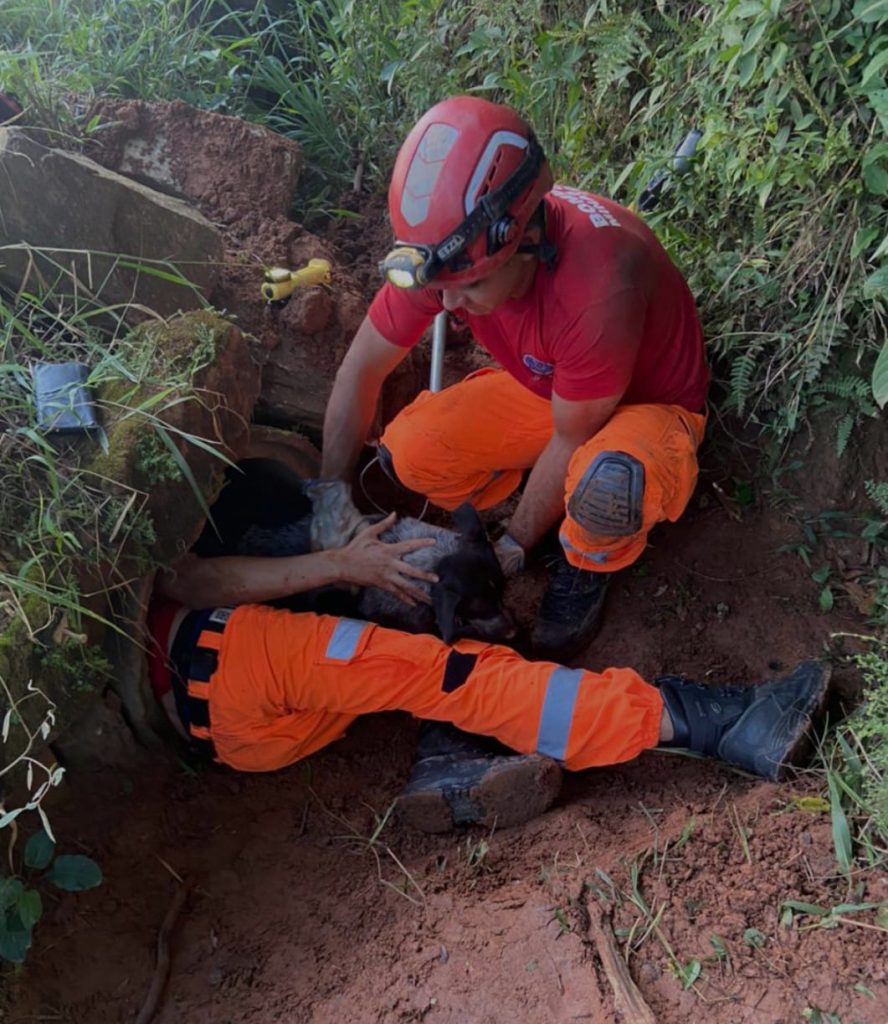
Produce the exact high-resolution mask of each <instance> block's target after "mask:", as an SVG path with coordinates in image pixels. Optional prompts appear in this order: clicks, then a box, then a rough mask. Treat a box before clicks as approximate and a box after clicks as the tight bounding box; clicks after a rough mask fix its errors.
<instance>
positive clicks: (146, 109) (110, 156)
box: [91, 99, 302, 224]
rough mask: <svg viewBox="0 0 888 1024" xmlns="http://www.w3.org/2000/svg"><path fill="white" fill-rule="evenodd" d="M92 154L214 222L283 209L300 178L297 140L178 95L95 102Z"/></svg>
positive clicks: (268, 214) (266, 214)
mask: <svg viewBox="0 0 888 1024" xmlns="http://www.w3.org/2000/svg"><path fill="white" fill-rule="evenodd" d="M91 113H92V115H93V116H95V115H99V116H100V117H101V118H102V121H103V123H102V124H101V127H100V128H99V129H98V131H97V132H96V133H95V135H96V138H98V139H99V140H100V143H99V146H98V147H97V148H96V150H95V151H94V152H93V153H92V155H93V157H94V158H95V160H96V161H97V162H99V163H101V164H102V165H103V166H105V167H109V168H111V169H112V170H115V171H117V172H119V173H120V174H125V175H127V176H129V177H131V178H135V180H136V181H140V182H143V183H144V184H147V185H150V186H151V187H152V188H155V189H158V190H159V191H162V192H167V193H171V194H173V195H178V196H183V197H184V198H186V199H189V200H191V201H192V202H193V203H195V204H196V205H197V206H198V207H199V209H200V210H201V211H202V212H203V213H205V214H206V215H207V216H208V217H211V218H212V219H213V220H217V221H221V222H222V223H224V224H232V223H234V222H235V221H237V220H239V219H241V218H242V217H245V216H250V217H251V218H253V219H255V218H265V217H277V216H282V215H284V214H286V213H287V211H288V210H289V208H290V203H291V201H292V198H293V192H294V191H295V188H296V183H297V181H298V179H299V170H300V167H301V165H302V154H301V150H300V147H299V145H298V143H296V142H293V141H292V140H291V139H286V138H284V137H283V136H281V135H277V134H276V133H275V132H271V131H269V130H268V129H267V128H263V127H262V126H261V125H255V124H250V123H249V122H247V121H242V120H241V119H240V118H237V117H228V116H226V115H223V114H211V113H208V112H207V111H205V110H198V109H197V108H196V107H192V106H189V104H187V103H183V102H181V101H180V100H177V101H175V102H173V103H147V102H145V101H143V100H107V99H104V100H100V101H99V102H98V103H97V104H96V106H95V107H94V108H93V110H92V111H91Z"/></svg>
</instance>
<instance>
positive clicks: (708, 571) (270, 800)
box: [0, 200, 888, 1024]
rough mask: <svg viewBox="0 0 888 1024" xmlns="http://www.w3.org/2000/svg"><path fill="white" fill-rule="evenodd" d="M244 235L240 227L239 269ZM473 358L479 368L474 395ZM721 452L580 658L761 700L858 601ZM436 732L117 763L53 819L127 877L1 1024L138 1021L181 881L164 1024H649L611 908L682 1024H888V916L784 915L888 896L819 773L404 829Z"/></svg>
mask: <svg viewBox="0 0 888 1024" xmlns="http://www.w3.org/2000/svg"><path fill="white" fill-rule="evenodd" d="M364 209H365V212H368V208H367V207H364ZM241 223H243V222H241ZM368 223H369V225H370V226H369V227H368ZM233 230H234V231H235V232H236V231H237V225H234V227H233ZM287 231H292V235H291V236H290V237H284V235H282V234H281V232H287ZM371 235H373V236H374V241H373V243H372V245H368V239H369V238H370V236H371ZM384 235H386V231H385V230H384V227H383V222H382V205H381V203H380V202H379V201H378V200H377V201H374V203H373V204H371V206H370V208H369V216H368V217H367V219H366V220H365V221H364V222H363V223H362V224H359V225H356V226H355V225H353V224H352V222H343V224H341V225H340V227H338V228H337V229H336V230H334V231H331V232H330V234H329V237H328V238H327V239H326V240H325V241H324V242H323V245H324V246H329V247H330V248H331V250H332V251H333V252H334V253H335V254H336V256H337V260H338V263H339V265H340V266H342V265H347V266H350V267H352V268H353V269H354V279H355V285H356V290H357V291H360V292H363V293H364V294H366V293H367V291H368V290H369V289H370V288H371V287H372V286H373V285H372V274H371V268H372V265H373V263H374V262H375V260H376V259H377V258H378V257H379V254H380V253H379V252H378V251H371V249H376V248H377V246H379V245H381V244H384V243H383V242H381V239H382V238H383V236H384ZM257 240H258V241H257ZM237 242H238V239H237V237H236V234H235V233H233V234H231V235H230V236H229V238H228V244H229V251H230V252H231V253H232V254H234V253H235V250H236V249H237ZM266 243H267V244H266ZM316 244H317V240H316V239H314V238H313V236H307V235H304V234H303V233H302V229H300V228H298V227H297V226H296V225H292V226H290V227H287V226H286V224H285V222H284V221H283V220H282V219H280V218H277V219H274V220H269V221H265V222H261V223H260V222H257V223H256V224H255V225H254V226H253V231H252V234H251V241H250V260H249V262H250V263H252V260H253V254H254V253H255V251H256V249H257V245H258V248H260V249H261V250H262V252H261V253H260V255H261V258H262V259H263V260H267V261H269V262H270V261H272V260H275V261H282V259H281V256H280V255H279V253H280V251H281V250H285V251H286V255H287V258H288V259H290V260H291V261H293V262H297V261H298V260H300V259H302V258H303V257H305V258H307V257H308V255H309V254H314V250H315V247H316ZM303 245H304V246H305V247H306V251H305V252H303V251H302V249H301V246H303ZM309 250H311V253H309ZM248 270H249V271H250V272H249V273H248ZM223 288H224V289H225V292H226V296H227V300H228V302H229V308H231V309H233V310H234V311H235V312H238V313H239V315H240V316H241V322H242V324H244V325H246V326H247V327H248V328H249V329H252V330H255V331H256V333H257V334H262V333H263V325H262V323H261V322H260V319H257V318H258V317H260V316H261V315H264V314H261V311H260V310H259V307H258V306H256V305H255V304H254V305H252V306H250V307H249V308H248V309H247V308H239V307H238V305H237V298H238V294H239V290H240V289H243V290H244V291H243V295H244V296H246V295H247V291H249V295H250V296H251V302H253V303H255V295H256V279H255V272H254V271H253V268H252V267H248V265H247V264H246V263H241V264H240V265H238V264H236V263H235V264H233V266H232V267H231V268H229V272H228V273H226V275H225V278H224V282H223ZM339 319H340V322H341V321H342V320H345V319H348V317H347V316H344V315H342V314H341V313H340V314H339ZM475 358H476V357H475V356H474V355H472V354H471V353H469V352H468V351H467V350H465V349H461V350H456V351H455V352H454V354H453V356H452V359H451V363H452V365H451V366H450V368H449V372H450V374H451V375H455V374H458V373H459V372H461V371H462V370H463V369H464V368H465V367H466V366H467V365H473V364H474V361H475ZM704 461H705V464H706V467H708V468H704V472H703V474H702V477H701V483H700V487H699V490H698V493H697V496H696V497H695V499H694V501H693V502H692V505H691V508H690V509H689V510H688V513H687V514H686V516H685V518H684V519H683V521H682V522H680V523H679V524H677V525H675V526H667V527H664V528H660V529H659V530H658V531H657V532H656V533H655V534H654V536H653V543H652V545H651V547H650V549H649V551H648V552H647V553H646V555H645V557H644V559H643V560H642V562H641V563H640V564H639V565H637V566H636V567H635V568H634V570H632V571H627V572H625V573H623V574H622V575H621V576H620V578H619V579H618V581H616V582H615V585H614V587H613V588H612V593H611V595H610V604H609V611H608V616H607V621H606V623H605V625H604V627H603V629H602V631H601V634H600V635H599V637H598V638H597V640H596V641H595V642H594V644H593V645H592V646H591V648H590V649H589V650H588V651H587V652H586V654H585V656H584V657H582V658H581V659H579V660H578V662H577V663H578V664H582V665H586V666H589V667H592V668H602V667H605V666H608V665H632V666H634V667H636V668H637V669H638V670H639V671H641V672H642V673H644V674H646V675H647V676H649V677H652V676H654V675H656V674H660V673H667V672H683V673H686V674H687V675H688V676H690V677H692V678H696V679H700V680H706V681H712V682H715V681H723V682H731V681H744V682H745V681H753V680H761V679H764V678H766V677H769V676H772V675H774V674H779V673H780V672H781V671H782V670H784V669H788V668H790V667H791V666H792V665H793V664H794V663H795V662H796V661H797V660H799V659H801V658H805V657H811V656H817V655H819V654H821V653H822V652H823V649H824V645H825V644H826V643H827V641H828V638H829V637H830V634H831V633H835V632H841V631H846V630H847V631H851V632H859V631H860V628H861V622H860V618H859V616H858V615H857V613H856V612H855V610H854V609H853V607H851V605H850V603H846V599H844V598H843V599H840V600H838V601H837V603H836V606H835V608H834V610H833V611H832V612H831V613H830V615H828V616H824V615H821V614H820V613H819V612H818V610H817V593H816V590H817V588H815V587H814V585H813V584H812V582H811V579H810V573H809V570H807V569H805V567H804V566H803V565H802V563H801V562H800V561H799V560H798V558H797V557H796V556H794V555H793V554H791V553H778V549H779V548H780V546H781V545H784V544H787V543H792V542H796V541H797V540H798V533H797V530H796V528H795V527H794V526H793V525H792V523H791V522H790V521H789V520H788V519H787V517H786V516H785V515H782V514H780V513H776V512H772V511H768V510H767V508H766V507H765V505H766V503H765V502H761V503H760V504H761V507H758V506H757V505H755V506H752V507H749V508H747V509H745V510H738V509H737V508H736V507H734V506H733V505H731V503H730V502H725V501H723V500H722V497H721V494H720V492H718V491H717V490H716V489H714V487H713V484H714V483H719V482H720V483H722V484H725V483H726V477H727V474H726V473H724V471H722V470H720V469H718V468H717V465H718V460H716V459H715V457H714V456H713V454H712V452H711V450H710V454H709V455H707V456H706V457H705V459H704ZM544 580H545V572H544V569H543V568H542V566H540V565H536V566H534V567H532V568H531V571H530V573H529V574H528V575H527V576H526V577H525V578H524V579H523V580H522V581H521V582H520V583H514V584H512V586H511V587H510V593H509V599H510V602H511V604H512V605H513V607H514V608H515V609H516V610H517V614H518V617H519V619H520V620H521V622H522V624H523V625H525V626H527V625H529V623H530V621H531V619H532V616H533V610H534V607H535V606H536V603H537V602H538V599H539V595H540V593H541V591H542V588H543V586H544ZM838 682H839V684H840V689H841V687H842V686H843V685H845V686H850V685H852V683H853V680H849V679H842V678H840V679H839V680H838ZM416 732H417V725H416V723H415V722H413V721H412V720H410V719H409V717H408V716H406V715H400V714H388V715H381V716H375V717H372V718H368V719H365V720H363V721H362V722H359V723H357V724H356V725H355V727H354V728H353V729H352V730H351V732H350V735H349V736H348V737H347V738H346V739H344V740H343V741H341V742H339V743H337V744H335V745H334V746H333V747H331V748H328V749H327V750H325V751H323V752H321V753H320V754H318V755H316V756H314V757H312V758H311V759H310V760H309V761H307V762H305V763H303V764H300V765H296V766H294V767H292V768H290V769H288V770H285V771H281V772H278V773H275V774H270V775H256V776H246V775H235V774H234V773H231V772H228V771H226V770H222V769H211V770H207V771H205V772H202V773H198V774H195V773H193V772H192V771H186V770H185V769H184V768H183V766H181V765H179V764H177V763H175V762H171V761H169V760H166V759H163V758H161V759H156V760H155V759H151V758H149V757H148V755H147V754H146V755H144V756H143V757H142V759H141V760H140V761H139V762H138V763H135V764H133V765H132V766H131V767H129V768H127V769H121V770H120V771H117V772H109V771H107V770H105V771H103V772H98V771H97V772H95V773H84V772H82V771H81V772H80V773H71V775H70V776H69V780H68V783H67V787H68V799H67V800H66V801H65V802H64V804H63V805H62V806H61V807H59V808H58V809H56V810H55V811H54V812H53V822H54V826H55V828H56V831H57V833H58V834H59V836H60V837H63V839H64V847H65V848H66V849H68V850H70V851H77V850H79V851H82V852H85V853H88V854H89V855H90V856H92V857H94V858H95V859H96V860H97V861H98V862H99V863H100V864H101V865H102V868H103V870H104V872H105V882H104V884H103V885H102V886H101V887H100V888H98V889H95V890H93V891H90V892H86V893H81V894H71V895H68V894H57V893H52V894H50V893H46V894H45V896H44V905H45V909H46V912H45V916H44V919H43V920H42V921H41V922H40V924H39V926H38V928H37V929H36V932H35V945H34V948H33V950H32V952H31V954H30V956H29V959H28V962H27V965H26V966H25V968H24V969H23V970H22V972H21V973H20V974H19V975H18V976H17V977H16V978H15V979H12V984H11V985H10V987H9V988H8V991H7V994H8V996H9V1003H8V1006H7V1008H6V1009H5V1011H4V1010H3V1009H0V1021H3V1022H4V1024H13V1022H15V1024H25V1022H26V1021H28V1022H30V1021H37V1020H40V1021H63V1022H67V1024H105V1022H107V1024H112V1022H114V1024H117V1022H120V1024H124V1022H131V1021H133V1020H134V1019H135V1018H136V1015H137V1013H138V1011H139V1008H140V1006H141V1005H142V1003H143V1000H144V998H145V995H146V993H147V991H148V989H149V985H150V983H151V980H152V976H153V972H154V969H155V943H156V939H157V934H158V930H159V929H160V927H161V923H162V921H163V919H164V916H165V914H166V913H167V908H168V907H169V905H170V903H171V901H172V900H173V898H174V896H175V894H176V890H177V888H178V886H179V885H180V884H181V883H180V881H178V879H185V880H186V881H187V883H188V884H189V885H190V886H191V891H190V894H189V896H188V898H187V901H186V903H185V905H184V907H183V909H182V911H181V914H180V915H179V917H178V920H177V922H176V924H175V926H174V928H173V929H172V934H171V954H172V959H171V968H170V976H169V982H168V984H167V986H166V989H165V992H164V996H163V1000H162V1003H161V1008H160V1010H159V1012H158V1014H157V1016H156V1018H155V1019H156V1021H157V1022H158V1024H182V1022H189V1024H191V1022H201V1024H203V1022H207V1024H272V1022H280V1021H283V1022H288V1024H373V1022H380V1024H387V1022H418V1021H427V1022H429V1024H550V1022H551V1024H556V1022H568V1021H590V1022H595V1024H604V1022H612V1021H630V1020H631V1019H632V1018H630V1017H629V1016H627V1015H626V1013H625V1012H624V1011H623V1010H622V1009H621V1008H620V1007H619V1006H618V1005H617V1004H615V1001H614V996H613V993H612V991H611V988H610V985H609V982H608V979H607V976H606V973H605V971H604V969H603V967H602V961H601V958H600V956H599V948H598V945H597V943H596V941H595V939H594V938H593V931H592V930H590V927H589V922H590V919H594V920H598V919H599V918H600V917H601V915H602V914H603V915H604V918H603V919H604V921H605V923H606V926H607V927H608V928H612V929H613V933H614V934H615V936H616V941H617V943H618V945H619V947H620V949H621V952H622V955H623V956H624V957H625V958H626V959H627V961H628V966H629V971H630V973H631V975H632V977H633V978H634V980H635V982H636V984H637V985H638V987H639V989H640V991H641V994H642V996H643V998H644V1000H646V1002H647V1003H648V1004H649V1006H650V1007H651V1011H652V1016H651V1018H650V1019H653V1020H656V1021H657V1022H659V1024H686V1022H688V1021H706V1022H707V1024H741V1022H756V1024H778V1022H781V1024H797V1022H801V1021H803V1020H804V1019H805V1018H804V1017H803V1016H802V1015H803V1014H804V1013H805V1012H806V1011H812V1013H813V1012H814V1011H818V1010H819V1011H821V1012H822V1013H823V1014H824V1015H825V1014H826V1013H831V1014H835V1015H836V1017H835V1018H826V1017H825V1016H824V1018H823V1019H824V1020H827V1019H828V1020H829V1021H830V1022H831V1024H834V1022H835V1021H840V1022H841V1024H852V1022H855V1021H856V1022H860V1024H886V1021H888V973H886V970H888V942H886V939H888V932H886V929H885V925H886V922H885V921H884V920H883V919H882V920H880V919H879V918H878V916H877V915H876V914H875V913H874V912H872V911H869V912H860V913H857V912H852V911H849V912H847V913H844V914H839V915H834V916H833V917H831V918H829V919H824V918H823V917H822V916H821V917H817V916H811V915H810V914H805V913H799V914H792V919H791V920H789V919H788V918H787V916H786V915H785V914H782V913H781V907H782V905H783V904H784V903H785V901H788V900H793V901H799V902H801V903H808V904H815V905H817V906H820V907H824V908H833V907H836V906H839V905H842V904H849V903H852V904H860V903H867V902H872V903H876V902H882V901H886V900H888V891H886V890H888V886H886V877H885V875H884V874H879V873H876V872H871V871H866V870H863V869H861V870H858V871H856V872H855V873H854V875H853V876H852V877H851V878H850V879H848V878H845V877H843V876H842V875H841V874H840V872H839V871H838V869H837V866H836V861H835V857H834V855H833V852H832V845H831V830H830V821H829V815H828V814H824V813H820V812H811V811H807V810H803V809H800V807H799V804H798V802H797V798H799V797H801V796H810V795H814V794H817V793H819V792H820V791H821V789H822V779H821V778H819V777H815V776H813V775H809V776H802V777H800V778H798V779H796V780H795V781H793V782H790V783H788V784H785V785H782V786H778V785H774V784H768V783H763V782H760V781H755V780H752V779H749V778H746V777H744V776H741V775H739V774H738V773H736V772H734V771H731V770H729V769H727V768H724V767H720V766H718V765H717V764H715V763H712V762H707V761H701V760H692V759H689V758H687V757H682V756H679V755H676V754H674V753H672V754H669V753H663V752H660V753H657V752H654V753H648V754H645V755H644V756H642V757H641V758H640V759H639V760H637V761H636V762H634V763H632V764H628V765H624V766H620V767H614V768H607V769H600V770H595V771H588V772H585V773H582V774H579V775H575V776H572V777H569V778H568V779H567V780H566V783H565V786H564V790H563V794H562V796H561V798H560V799H559V801H558V803H557V805H556V806H555V807H554V808H553V809H552V810H551V811H550V812H549V813H547V814H545V815H543V816H542V817H541V818H539V819H537V820H535V821H533V822H531V823H529V824H528V825H526V826H525V827H522V828H516V829H512V830H505V831H494V832H492V833H479V832H476V831H469V832H461V833H458V834H453V835H446V836H440V837H436V836H426V835H422V834H418V833H416V832H413V831H411V830H410V829H409V828H408V827H407V826H405V825H402V824H400V823H398V822H397V820H396V817H395V816H394V815H391V816H389V812H390V810H391V808H392V805H393V803H394V801H395V800H396V798H397V795H398V793H399V791H400V789H401V787H402V786H403V784H404V781H405V779H406V777H407V775H408V772H409V769H410V763H411V757H412V750H413V745H414V741H415V737H416ZM802 806H804V805H802ZM381 819H385V824H384V825H380V820H381ZM827 925H829V927H827ZM698 968H699V973H697V971H698ZM694 974H697V976H696V978H694V977H693V975H694ZM682 978H683V979H684V984H683V980H682ZM0 1005H2V1000H0ZM809 1018H810V1019H812V1020H815V1021H816V1020H817V1019H818V1018H817V1017H815V1016H811V1015H810V1014H809Z"/></svg>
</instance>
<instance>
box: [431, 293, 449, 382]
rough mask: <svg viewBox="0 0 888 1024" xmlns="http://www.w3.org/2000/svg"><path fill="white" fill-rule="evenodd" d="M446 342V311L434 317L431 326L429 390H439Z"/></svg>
mask: <svg viewBox="0 0 888 1024" xmlns="http://www.w3.org/2000/svg"><path fill="white" fill-rule="evenodd" d="M446 344H447V311H446V310H443V309H442V310H441V312H440V313H439V314H438V315H437V316H436V317H435V323H434V324H433V326H432V366H431V369H430V370H429V391H440V390H441V384H442V381H443V379H444V347H445V345H446Z"/></svg>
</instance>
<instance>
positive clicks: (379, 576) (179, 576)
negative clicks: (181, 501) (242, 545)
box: [155, 514, 438, 608]
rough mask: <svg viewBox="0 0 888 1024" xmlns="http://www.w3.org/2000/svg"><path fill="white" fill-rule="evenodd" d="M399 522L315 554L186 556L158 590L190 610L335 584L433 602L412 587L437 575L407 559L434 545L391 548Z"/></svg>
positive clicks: (160, 582)
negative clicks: (387, 535)
mask: <svg viewBox="0 0 888 1024" xmlns="http://www.w3.org/2000/svg"><path fill="white" fill-rule="evenodd" d="M394 521H395V516H394V514H393V515H390V516H389V517H388V518H387V519H384V520H383V521H382V522H381V523H376V524H375V525H373V526H368V527H367V528H366V529H365V530H362V531H361V532H360V533H359V534H358V535H357V536H356V537H355V538H354V540H352V541H351V543H350V544H348V545H347V546H346V547H344V548H336V549H334V550H332V551H318V552H315V553H313V554H310V555H290V556H287V557H283V558H258V557H253V556H250V555H223V556H220V557H218V558H198V556H197V555H191V554H189V555H185V557H184V558H182V559H180V560H179V561H178V562H177V563H176V564H175V565H174V566H173V568H172V569H171V570H169V571H168V572H163V573H161V574H160V575H159V576H158V579H157V583H156V584H155V591H156V592H157V593H159V594H160V595H161V596H163V597H167V598H169V599H170V600H172V601H176V602H177V603H178V604H181V605H184V606H185V607H186V608H215V607H218V606H220V605H234V604H259V603H261V602H262V601H272V600H274V599H276V598H279V597H289V596H290V595H291V594H300V593H303V592H305V591H306V590H314V589H315V588H316V587H324V586H327V585H329V584H331V583H354V584H357V585H358V586H376V587H382V588H383V589H385V590H388V591H390V592H391V593H393V594H395V595H396V596H397V597H400V598H401V600H402V601H406V602H407V603H408V604H414V603H415V602H416V601H423V602H426V603H428V601H429V598H428V596H427V594H426V592H425V591H424V590H422V589H420V588H419V587H416V586H415V585H414V584H412V583H411V579H418V580H426V581H427V582H429V583H435V582H436V581H437V578H438V577H437V576H435V575H434V574H433V573H429V572H424V571H423V570H422V569H417V568H416V566H413V565H410V564H409V563H408V562H405V561H404V560H403V558H402V556H403V555H406V554H408V553H409V552H411V551H416V550H417V549H418V548H424V547H429V546H430V545H432V544H434V543H435V542H434V540H433V539H431V538H425V539H423V540H408V541H401V542H400V543H398V544H386V543H385V542H383V541H381V540H380V539H379V536H380V534H381V533H383V532H384V531H385V530H387V529H389V527H391V526H392V525H393V524H394Z"/></svg>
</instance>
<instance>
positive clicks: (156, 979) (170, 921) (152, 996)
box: [136, 885, 191, 1024]
mask: <svg viewBox="0 0 888 1024" xmlns="http://www.w3.org/2000/svg"><path fill="white" fill-rule="evenodd" d="M190 890H191V886H190V885H180V886H178V888H177V889H176V894H175V896H173V900H172V903H170V907H169V910H167V912H166V917H165V918H164V919H163V924H162V925H161V926H160V931H159V932H158V933H157V964H156V965H155V967H154V974H153V975H152V977H151V984H150V985H149V986H148V994H147V995H146V996H145V1002H144V1003H143V1004H142V1009H141V1010H139V1016H138V1017H136V1024H149V1021H150V1020H151V1019H152V1018H153V1017H154V1014H155V1013H157V1007H158V1004H159V1003H160V997H161V996H162V995H163V989H164V986H165V985H166V980H167V975H168V974H169V972H170V935H171V934H172V931H173V928H175V926H176V919H177V918H178V916H179V911H180V910H181V909H182V907H183V906H184V905H185V900H186V899H187V898H188V893H189V892H190Z"/></svg>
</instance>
